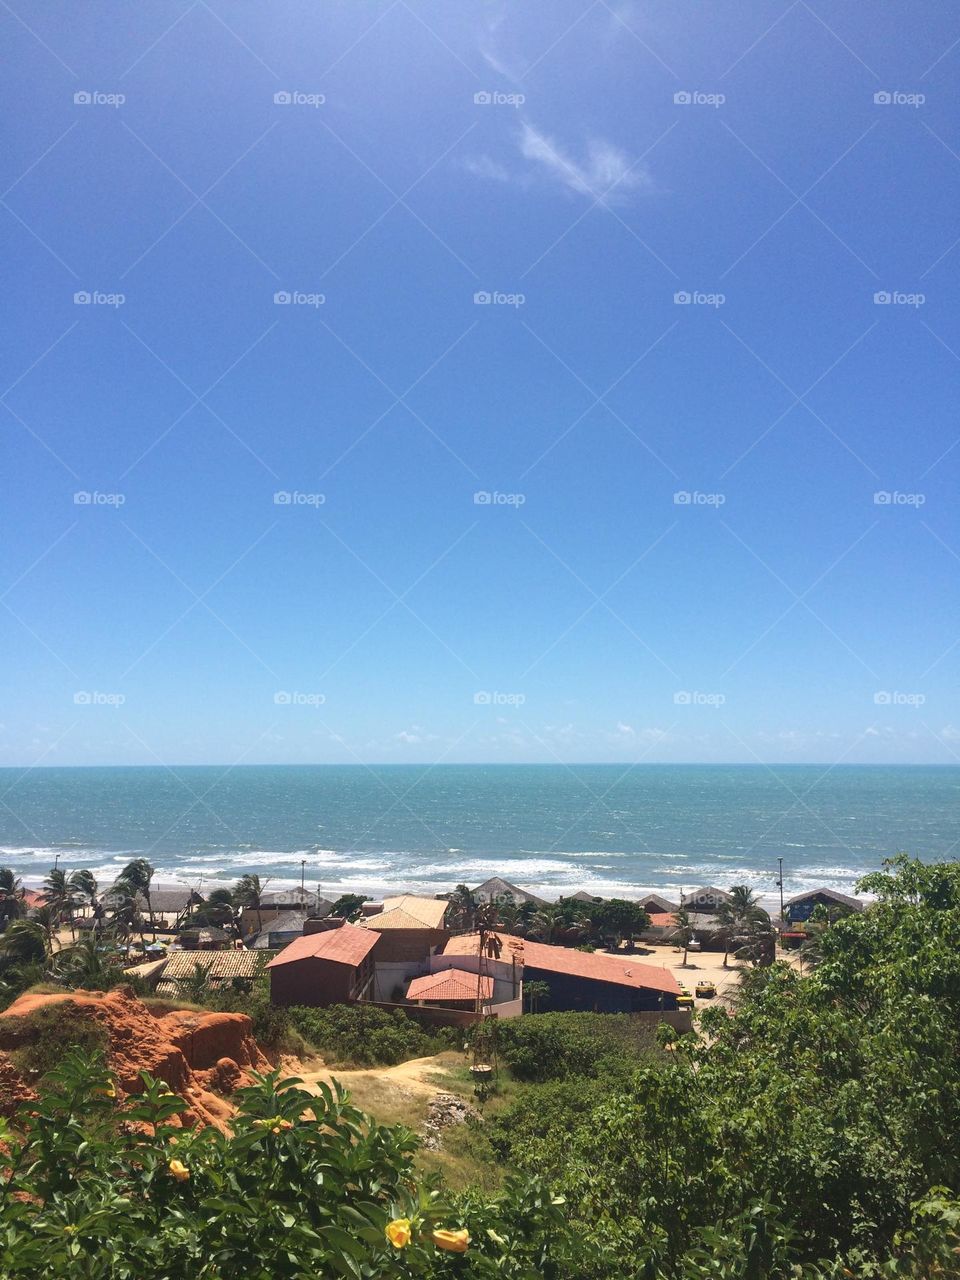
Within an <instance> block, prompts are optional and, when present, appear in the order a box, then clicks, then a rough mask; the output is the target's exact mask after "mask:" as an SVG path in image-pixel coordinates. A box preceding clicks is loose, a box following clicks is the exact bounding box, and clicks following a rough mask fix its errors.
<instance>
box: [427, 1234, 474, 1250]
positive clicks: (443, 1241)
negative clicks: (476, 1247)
mask: <svg viewBox="0 0 960 1280" xmlns="http://www.w3.org/2000/svg"><path fill="white" fill-rule="evenodd" d="M432 1238H433V1243H434V1244H435V1245H436V1246H437V1248H438V1249H445V1250H446V1252H447V1253H466V1252H467V1245H468V1244H469V1243H470V1233H469V1232H468V1231H467V1230H466V1228H464V1229H463V1230H461V1231H434V1232H433V1237H432Z"/></svg>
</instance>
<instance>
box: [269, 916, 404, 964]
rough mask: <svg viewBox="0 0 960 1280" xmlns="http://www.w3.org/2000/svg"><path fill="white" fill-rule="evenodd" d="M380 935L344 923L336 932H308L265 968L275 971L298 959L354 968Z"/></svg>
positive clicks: (296, 939)
mask: <svg viewBox="0 0 960 1280" xmlns="http://www.w3.org/2000/svg"><path fill="white" fill-rule="evenodd" d="M379 940H380V935H379V934H378V933H374V932H373V931H372V930H371V929H358V928H357V926H356V925H353V924H344V925H341V926H340V928H339V929H326V930H324V932H323V933H308V934H306V935H305V936H304V937H302V938H295V939H294V940H293V942H291V943H290V944H289V945H288V946H286V947H284V948H283V950H282V951H281V952H280V954H279V955H277V956H274V958H273V959H272V960H271V961H270V963H269V964H268V965H267V968H268V969H275V968H276V967H277V966H278V965H281V964H293V963H294V962H295V961H297V960H332V961H333V962H334V963H335V964H349V965H352V966H353V967H354V968H356V967H357V966H358V965H360V964H362V963H363V961H364V960H365V959H366V958H367V956H368V955H369V953H370V952H371V951H372V950H373V948H374V947H375V946H376V945H377V943H378V942H379Z"/></svg>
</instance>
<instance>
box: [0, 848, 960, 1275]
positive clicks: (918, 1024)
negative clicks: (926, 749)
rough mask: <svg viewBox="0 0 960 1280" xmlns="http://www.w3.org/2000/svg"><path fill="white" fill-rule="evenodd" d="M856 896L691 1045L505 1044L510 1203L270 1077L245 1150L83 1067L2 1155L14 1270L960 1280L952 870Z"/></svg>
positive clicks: (302, 1027) (477, 1149)
mask: <svg viewBox="0 0 960 1280" xmlns="http://www.w3.org/2000/svg"><path fill="white" fill-rule="evenodd" d="M862 887H863V888H864V889H865V890H866V891H868V892H871V893H873V894H876V895H877V902H876V904H875V905H874V906H872V907H871V908H870V909H869V910H868V911H866V912H865V913H863V914H862V915H851V916H848V917H845V918H842V919H836V920H833V919H829V920H825V921H822V922H818V927H817V929H816V931H815V934H816V936H815V943H816V946H815V949H814V950H812V951H811V952H810V954H809V957H808V958H809V960H810V961H811V964H807V965H805V975H806V976H803V977H801V976H800V975H799V974H798V973H797V971H796V970H795V969H792V968H790V967H788V966H787V965H786V964H784V963H782V962H779V963H775V964H773V965H771V966H761V967H758V968H755V969H752V970H749V971H747V972H746V973H745V974H744V977H743V982H742V990H741V993H740V995H739V998H738V1001H737V1004H736V1007H735V1008H734V1009H733V1010H732V1011H727V1010H726V1009H724V1008H721V1007H715V1008H711V1009H709V1010H707V1011H705V1012H703V1013H702V1014H701V1015H700V1018H699V1023H698V1027H697V1030H696V1032H695V1033H694V1034H692V1035H688V1036H683V1037H678V1036H677V1035H676V1034H675V1033H674V1032H673V1031H672V1030H671V1029H670V1028H667V1027H661V1028H659V1029H658V1030H657V1032H656V1034H655V1035H654V1036H653V1037H652V1039H651V1036H650V1033H649V1032H648V1031H643V1030H640V1029H638V1024H637V1022H636V1020H634V1019H631V1018H630V1017H629V1016H627V1015H623V1016H619V1015H617V1016H612V1015H590V1014H531V1015H526V1016H525V1017H524V1018H523V1019H520V1020H517V1021H514V1022H510V1023H504V1024H501V1025H500V1028H499V1031H500V1035H499V1049H500V1057H501V1061H502V1063H503V1064H504V1066H505V1067H506V1068H507V1069H508V1071H509V1076H510V1080H509V1087H508V1088H507V1089H506V1090H505V1091H504V1093H503V1094H502V1095H501V1096H500V1097H499V1098H495V1099H493V1101H492V1103H491V1104H490V1105H489V1106H488V1107H487V1109H486V1118H485V1119H484V1120H483V1121H482V1122H480V1123H479V1124H477V1125H476V1126H475V1127H473V1128H472V1129H470V1130H469V1131H468V1132H467V1133H466V1135H465V1136H461V1138H460V1141H461V1142H462V1143H463V1144H464V1145H465V1146H468V1147H469V1150H470V1155H471V1158H472V1159H473V1160H474V1161H475V1162H476V1161H481V1162H483V1163H484V1164H486V1165H488V1167H489V1168H490V1169H492V1170H498V1171H499V1172H500V1174H501V1178H500V1180H499V1181H500V1185H501V1190H500V1191H499V1192H498V1193H496V1194H495V1195H491V1194H490V1193H488V1192H486V1191H483V1192H481V1191H480V1190H475V1191H468V1192H466V1193H463V1194H459V1195H456V1196H453V1197H449V1196H448V1195H447V1194H446V1193H444V1192H443V1190H442V1188H441V1187H440V1186H439V1184H436V1183H433V1182H430V1180H429V1179H428V1180H427V1181H426V1182H424V1179H423V1177H422V1176H421V1175H418V1174H416V1173H415V1172H414V1166H413V1165H412V1164H411V1155H412V1152H413V1149H414V1146H415V1141H414V1140H413V1139H412V1138H411V1136H410V1135H409V1134H407V1133H406V1132H405V1131H403V1130H397V1129H385V1128H382V1127H379V1126H377V1125H376V1124H374V1123H373V1122H371V1121H368V1120H367V1119H365V1118H364V1117H362V1116H360V1115H359V1113H357V1112H355V1111H353V1109H352V1108H350V1107H349V1106H347V1105H346V1104H345V1103H344V1101H343V1100H342V1099H341V1098H339V1097H336V1096H333V1095H330V1096H329V1097H327V1096H324V1098H323V1099H322V1100H321V1101H320V1102H319V1103H316V1104H310V1105H316V1106H318V1107H319V1108H320V1111H319V1113H318V1119H319V1123H316V1122H314V1121H313V1120H312V1119H309V1118H308V1119H306V1120H304V1119H303V1118H302V1113H303V1111H304V1108H305V1107H306V1106H307V1105H308V1101H307V1099H306V1098H305V1097H304V1096H303V1095H302V1094H300V1093H299V1092H298V1091H297V1089H296V1088H295V1087H292V1088H289V1089H281V1087H280V1085H279V1082H278V1081H277V1080H276V1078H275V1077H272V1078H270V1079H268V1080H267V1081H265V1082H264V1083H262V1084H260V1085H258V1086H257V1087H256V1088H254V1089H252V1090H247V1091H243V1092H241V1094H240V1095H238V1101H239V1103H240V1118H239V1119H238V1121H237V1125H236V1130H235V1135H234V1136H233V1137H232V1138H228V1137H226V1136H224V1135H222V1134H220V1133H218V1132H216V1131H215V1130H204V1131H202V1132H198V1133H184V1132H181V1131H176V1130H173V1129H171V1128H169V1127H168V1126H167V1125H166V1120H167V1119H168V1118H169V1116H170V1115H172V1114H173V1110H174V1109H175V1107H176V1105H177V1104H175V1103H173V1102H171V1101H170V1100H169V1099H167V1098H164V1097H162V1096H161V1095H162V1094H163V1092H164V1091H163V1090H162V1088H161V1087H160V1086H158V1085H156V1084H153V1083H148V1089H147V1093H146V1094H145V1095H144V1098H143V1099H142V1100H140V1101H139V1102H138V1103H137V1105H136V1106H135V1107H134V1109H133V1111H132V1112H131V1111H129V1110H122V1109H121V1108H120V1107H119V1105H118V1104H117V1102H116V1101H115V1100H114V1098H113V1097H111V1096H109V1095H110V1094H111V1092H112V1090H111V1088H110V1087H109V1085H108V1082H107V1081H106V1078H105V1075H104V1072H103V1069H102V1067H100V1066H98V1065H97V1061H98V1059H97V1054H96V1053H95V1052H94V1053H93V1054H91V1052H90V1050H91V1049H95V1048H96V1046H93V1045H90V1046H87V1052H86V1053H85V1054H84V1055H82V1056H81V1055H77V1056H74V1057H72V1058H70V1059H69V1061H68V1062H67V1063H65V1064H64V1065H63V1066H62V1068H58V1069H56V1070H54V1071H53V1072H52V1073H50V1072H49V1071H48V1074H47V1075H46V1077H45V1080H44V1081H43V1082H41V1095H42V1096H41V1101H40V1102H39V1103H38V1104H37V1105H36V1108H35V1112H36V1113H35V1114H32V1113H31V1114H27V1115H18V1116H17V1117H16V1118H15V1121H14V1130H13V1131H12V1132H11V1133H10V1134H9V1135H8V1136H7V1139H6V1143H5V1144H0V1167H2V1166H3V1165H5V1166H6V1168H7V1169H8V1171H10V1178H11V1182H10V1185H9V1186H8V1187H7V1188H6V1192H5V1198H4V1201H5V1207H4V1210H3V1213H2V1226H3V1230H2V1231H0V1275H3V1276H7V1275H9V1276H11V1277H19V1276H26V1275H27V1274H30V1275H31V1276H36V1277H38V1278H39V1280H43V1278H44V1277H47V1276H54V1275H57V1276H63V1275H67V1276H77V1277H91V1278H94V1277H96V1278H97V1280H99V1278H100V1277H103V1278H106V1277H123V1278H126V1277H130V1278H131V1280H132V1277H134V1276H135V1277H137V1280H153V1278H154V1277H156V1278H157V1280H161V1278H164V1277H168V1276H169V1277H173V1276H175V1275H176V1276H184V1277H186V1278H187V1280H194V1278H196V1280H208V1278H209V1280H212V1278H214V1277H221V1278H222V1277H227V1276H233V1275H237V1274H243V1275H245V1276H249V1277H251V1280H267V1278H268V1277H285V1276H289V1277H306V1276H317V1275H344V1276H351V1277H358V1278H361V1277H375V1276H376V1277H379V1276H405V1275H419V1276H427V1277H433V1276H437V1277H439V1276H455V1275H460V1276H476V1277H482V1276H500V1277H516V1278H517V1280H521V1278H523V1280H534V1278H535V1277H541V1276H542V1277H546V1280H620V1278H621V1277H631V1278H633V1280H841V1278H842V1277H843V1278H846V1277H849V1278H850V1280H894V1278H895V1277H912V1278H913V1280H933V1278H934V1277H943V1278H946V1277H954V1278H956V1277H958V1276H960V1200H958V1191H960V864H945V865H937V866H925V865H923V864H921V863H919V862H916V861H913V860H910V859H908V858H906V857H900V858H898V859H897V860H895V861H894V862H893V863H891V864H889V865H888V866H887V868H886V870H885V871H884V872H883V873H881V874H878V875H875V876H870V877H867V879H866V880H865V881H864V882H863V885H862ZM215 1000H216V1001H218V1002H219V1003H220V1004H221V1006H222V1005H226V1004H230V1003H232V1004H233V1007H236V1008H244V1009H245V1010H246V1011H248V1012H252V1014H253V1016H254V1019H255V1023H256V1024H257V1029H258V1034H260V1035H261V1036H262V1038H264V1039H265V1040H269V1039H270V1037H271V1035H272V1036H274V1037H276V1036H281V1037H282V1036H283V1035H284V1034H293V1035H296V1034H299V1035H301V1036H303V1037H304V1038H306V1039H307V1040H309V1041H311V1042H312V1043H314V1044H317V1045H318V1046H320V1047H321V1050H322V1052H324V1054H325V1056H327V1057H328V1060H336V1061H344V1062H347V1061H349V1062H357V1063H363V1062H371V1063H372V1062H384V1061H386V1062H389V1061H397V1060H400V1059H401V1058H406V1057H410V1056H418V1055H419V1054H421V1053H424V1052H431V1051H434V1050H435V1048H436V1045H435V1044H433V1043H431V1039H432V1038H431V1037H429V1036H427V1035H426V1033H424V1032H423V1031H422V1030H421V1029H420V1028H419V1027H418V1026H417V1025H416V1024H414V1023H413V1022H412V1021H411V1020H409V1019H406V1018H403V1016H402V1015H397V1014H395V1013H388V1012H385V1011H382V1010H362V1009H361V1010H358V1009H356V1008H354V1009H342V1008H340V1009H336V1008H335V1009H326V1010H315V1009H310V1010H270V1009H269V1005H268V1004H267V1003H266V1001H265V997H264V993H263V991H262V990H260V989H255V990H254V991H253V992H252V993H243V992H239V991H237V992H224V993H221V994H220V995H219V996H218V997H215ZM271 1020H273V1021H272V1022H271ZM84 1061H86V1062H87V1063H88V1064H91V1063H92V1065H87V1066H84V1065H83V1062H84ZM35 1069H36V1068H35ZM47 1069H48V1068H47V1064H45V1065H44V1070H47ZM151 1109H152V1110H151ZM32 1111H33V1108H31V1112H32ZM131 1120H133V1121H136V1122H137V1123H135V1124H130V1123H129V1121H131ZM146 1121H149V1124H144V1123H143V1122H146ZM281 1121H283V1122H284V1123H281ZM258 1122H259V1123H258ZM154 1124H156V1125H157V1128H156V1131H155V1132H154V1130H153V1129H152V1128H151V1126H152V1125H154ZM287 1124H289V1127H287ZM173 1138H176V1139H177V1143H176V1145H174V1144H173V1143H172V1139H173ZM173 1152H175V1153H176V1154H172V1153H173ZM171 1160H173V1161H174V1162H176V1161H180V1162H181V1163H182V1165H183V1167H184V1169H185V1170H186V1171H187V1175H188V1176H184V1174H183V1172H182V1171H181V1170H180V1169H179V1167H176V1168H175V1166H174V1164H171ZM74 1170H76V1171H77V1172H78V1173H79V1175H80V1176H76V1177H75V1176H73V1171H74ZM493 1181H495V1180H491V1179H487V1178H485V1179H484V1183H485V1185H492V1183H493ZM392 1220H398V1222H399V1225H396V1224H395V1225H394V1227H392V1228H391V1232H392V1235H393V1239H394V1242H393V1243H388V1242H387V1237H386V1236H385V1231H386V1228H387V1226H388V1224H389V1223H390V1222H391V1221H392ZM407 1220H409V1222H410V1227H409V1232H408V1228H407V1226H406V1225H405V1224H406V1222H407ZM437 1227H440V1228H442V1230H443V1231H447V1232H448V1233H453V1234H447V1235H444V1234H442V1232H441V1234H440V1235H439V1236H438V1237H437V1239H436V1241H435V1240H434V1238H433V1235H432V1233H433V1231H434V1229H435V1228H437ZM462 1230H465V1231H466V1232H467V1233H468V1234H469V1237H470V1241H469V1244H468V1245H467V1246H466V1249H465V1251H464V1252H460V1251H459V1250H460V1249H461V1247H462V1246H463V1245H464V1239H463V1237H462V1236H461V1235H457V1234H456V1233H457V1232H458V1231H462ZM438 1241H439V1243H438ZM451 1250H454V1251H451Z"/></svg>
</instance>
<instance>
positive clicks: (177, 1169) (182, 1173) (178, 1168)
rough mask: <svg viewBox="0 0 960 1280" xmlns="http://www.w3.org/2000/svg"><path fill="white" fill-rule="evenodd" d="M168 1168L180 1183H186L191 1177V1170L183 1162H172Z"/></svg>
mask: <svg viewBox="0 0 960 1280" xmlns="http://www.w3.org/2000/svg"><path fill="white" fill-rule="evenodd" d="M167 1168H168V1169H169V1170H170V1172H171V1173H172V1174H173V1176H174V1177H175V1178H176V1180H177V1181H178V1182H186V1181H187V1179H188V1178H189V1177H190V1170H189V1169H188V1168H187V1166H186V1165H185V1164H184V1163H183V1161H182V1160H171V1161H170V1163H169V1164H168V1165H167Z"/></svg>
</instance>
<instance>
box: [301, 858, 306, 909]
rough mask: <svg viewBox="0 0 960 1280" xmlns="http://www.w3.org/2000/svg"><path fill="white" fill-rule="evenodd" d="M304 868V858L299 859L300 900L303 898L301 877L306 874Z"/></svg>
mask: <svg viewBox="0 0 960 1280" xmlns="http://www.w3.org/2000/svg"><path fill="white" fill-rule="evenodd" d="M306 866H307V860H306V858H301V859H300V897H301V899H302V898H303V877H304V875H305V873H306Z"/></svg>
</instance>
